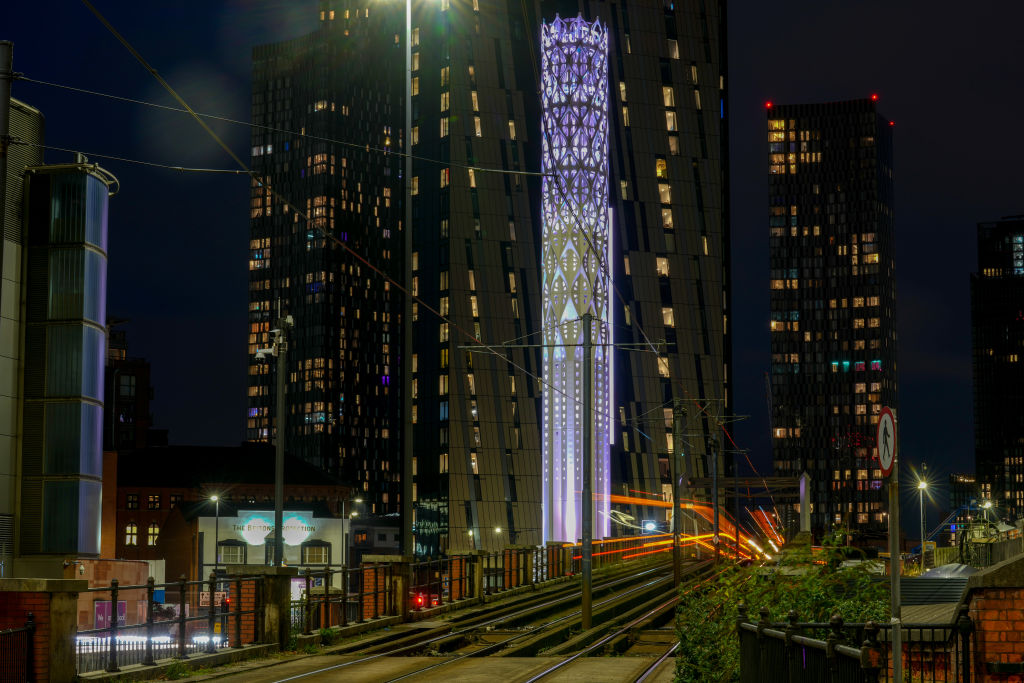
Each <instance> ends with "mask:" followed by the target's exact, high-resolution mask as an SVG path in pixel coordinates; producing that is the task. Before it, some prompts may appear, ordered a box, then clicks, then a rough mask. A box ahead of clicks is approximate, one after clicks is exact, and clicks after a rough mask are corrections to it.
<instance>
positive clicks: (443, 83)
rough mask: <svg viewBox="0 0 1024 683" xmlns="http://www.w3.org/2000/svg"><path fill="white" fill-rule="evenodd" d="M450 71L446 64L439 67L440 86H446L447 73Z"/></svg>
mask: <svg viewBox="0 0 1024 683" xmlns="http://www.w3.org/2000/svg"><path fill="white" fill-rule="evenodd" d="M450 73H451V71H450V70H449V68H448V67H447V66H445V67H442V68H441V87H442V88H447V87H448V82H449V81H448V74H450Z"/></svg>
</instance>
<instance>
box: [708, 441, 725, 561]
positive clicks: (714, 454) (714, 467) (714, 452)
mask: <svg viewBox="0 0 1024 683" xmlns="http://www.w3.org/2000/svg"><path fill="white" fill-rule="evenodd" d="M708 455H709V456H710V457H711V509H712V511H713V512H714V516H713V519H714V522H713V524H712V533H713V534H714V535H713V536H712V537H711V542H712V543H714V544H715V564H718V563H719V561H720V560H721V559H722V545H721V543H722V539H721V538H720V537H719V534H718V529H719V526H718V441H717V437H715V436H712V437H711V438H710V439H708Z"/></svg>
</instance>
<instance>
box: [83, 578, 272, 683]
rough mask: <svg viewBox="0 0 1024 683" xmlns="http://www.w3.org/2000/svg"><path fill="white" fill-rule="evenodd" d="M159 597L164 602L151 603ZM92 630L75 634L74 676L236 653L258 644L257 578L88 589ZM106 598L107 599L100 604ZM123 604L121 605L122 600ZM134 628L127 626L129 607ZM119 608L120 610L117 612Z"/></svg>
mask: <svg viewBox="0 0 1024 683" xmlns="http://www.w3.org/2000/svg"><path fill="white" fill-rule="evenodd" d="M161 590H162V592H163V594H164V596H165V600H164V602H162V603H161V602H158V601H157V600H156V594H157V591H161ZM83 592H84V593H85V594H92V595H94V596H97V597H96V598H95V599H94V600H93V612H94V624H95V625H96V628H91V629H84V630H79V631H78V633H77V635H76V638H75V658H76V667H77V671H78V673H79V674H84V673H88V672H90V671H101V670H102V671H107V672H111V673H114V672H118V671H120V667H121V666H123V665H128V664H143V665H147V666H151V665H153V664H156V661H157V660H158V659H166V658H170V657H175V658H179V659H185V658H187V657H189V656H190V655H193V654H196V653H200V652H207V653H210V652H215V651H216V650H217V649H218V648H226V647H234V648H240V647H242V645H243V644H245V643H254V642H261V641H262V639H263V633H262V628H263V611H264V604H265V600H264V595H263V581H262V577H259V576H248V577H231V578H218V577H217V576H216V575H215V574H212V573H211V574H210V578H209V580H207V581H186V580H185V577H182V578H181V579H180V580H178V581H176V582H172V583H161V584H157V583H155V582H154V580H153V578H152V577H150V578H149V580H148V581H147V582H146V584H145V585H142V586H121V585H120V584H119V582H118V580H117V579H113V580H111V582H110V586H109V587H107V586H104V587H98V588H89V589H87V590H86V591H83ZM104 596H106V598H107V599H105V600H104V599H103V598H104ZM122 598H123V599H122ZM130 602H134V603H135V607H136V617H137V618H138V621H137V622H136V623H129V609H128V608H129V603H130ZM122 606H123V608H122Z"/></svg>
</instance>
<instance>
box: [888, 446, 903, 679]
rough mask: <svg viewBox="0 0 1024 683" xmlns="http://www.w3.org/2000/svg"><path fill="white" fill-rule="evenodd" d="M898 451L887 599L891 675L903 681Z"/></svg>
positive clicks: (892, 487)
mask: <svg viewBox="0 0 1024 683" xmlns="http://www.w3.org/2000/svg"><path fill="white" fill-rule="evenodd" d="M898 458H899V451H898V449H897V453H896V454H895V455H894V457H893V463H892V473H891V474H890V475H889V568H890V571H889V593H890V595H889V597H890V605H891V611H892V640H891V641H890V642H892V674H893V680H894V681H902V680H903V634H902V632H901V627H900V621H901V614H900V611H901V610H900V569H901V568H902V567H901V562H900V476H899V467H900V466H899V460H898Z"/></svg>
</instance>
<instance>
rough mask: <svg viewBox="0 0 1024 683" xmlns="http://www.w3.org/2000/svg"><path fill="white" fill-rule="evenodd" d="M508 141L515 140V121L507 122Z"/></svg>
mask: <svg viewBox="0 0 1024 683" xmlns="http://www.w3.org/2000/svg"><path fill="white" fill-rule="evenodd" d="M508 139H509V140H515V139H516V122H515V121H509V122H508Z"/></svg>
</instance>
